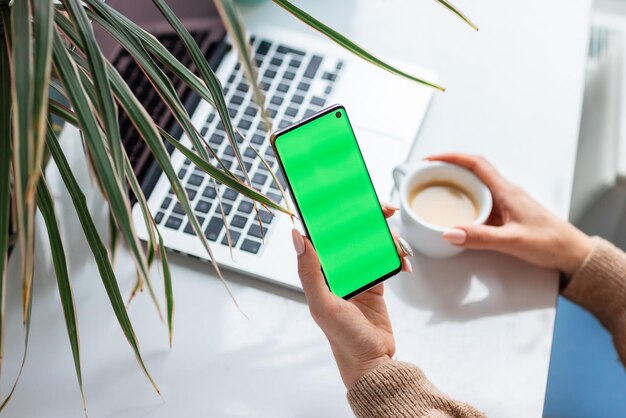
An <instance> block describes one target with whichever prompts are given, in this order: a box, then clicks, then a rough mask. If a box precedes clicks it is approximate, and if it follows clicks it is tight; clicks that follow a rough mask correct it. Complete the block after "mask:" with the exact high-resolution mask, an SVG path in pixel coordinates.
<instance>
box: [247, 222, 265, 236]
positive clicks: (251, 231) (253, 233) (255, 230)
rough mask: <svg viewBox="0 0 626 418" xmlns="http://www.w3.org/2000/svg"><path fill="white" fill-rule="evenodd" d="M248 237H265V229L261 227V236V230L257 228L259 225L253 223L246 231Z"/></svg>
mask: <svg viewBox="0 0 626 418" xmlns="http://www.w3.org/2000/svg"><path fill="white" fill-rule="evenodd" d="M248 235H251V236H253V237H257V238H263V237H265V236H266V235H267V228H266V227H263V235H261V228H260V227H259V224H258V223H253V224H252V225H250V228H249V229H248Z"/></svg>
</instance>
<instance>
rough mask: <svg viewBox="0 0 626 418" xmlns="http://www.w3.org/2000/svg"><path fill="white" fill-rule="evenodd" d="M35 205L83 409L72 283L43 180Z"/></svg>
mask: <svg viewBox="0 0 626 418" xmlns="http://www.w3.org/2000/svg"><path fill="white" fill-rule="evenodd" d="M37 206H38V207H39V211H40V212H41V215H42V217H43V220H44V222H45V224H46V229H47V230H48V239H49V241H50V251H51V252H52V262H53V264H54V271H55V275H56V279H57V287H58V288H59V296H60V297H61V306H62V307H63V316H64V317H65V326H66V327H67V335H68V337H69V340H70V347H71V348H72V356H73V358H74V368H75V369H76V378H77V379H78V386H79V388H80V395H81V397H82V399H83V409H84V410H86V402H85V393H84V391H83V376H82V372H81V367H80V344H79V340H78V322H77V319H76V306H75V304H74V294H73V292H72V285H71V284H70V278H69V273H68V270H67V258H66V256H65V250H64V249H63V241H62V240H61V234H60V233H59V227H58V223H57V217H56V214H55V213H54V202H53V201H52V196H51V195H50V191H49V190H48V186H47V185H46V182H45V180H43V179H42V180H41V181H40V182H39V184H38V185H37Z"/></svg>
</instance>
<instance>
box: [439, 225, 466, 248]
mask: <svg viewBox="0 0 626 418" xmlns="http://www.w3.org/2000/svg"><path fill="white" fill-rule="evenodd" d="M443 239H445V240H446V241H448V242H449V243H450V244H455V245H461V244H464V243H465V240H466V239H467V232H465V231H463V230H462V229H459V228H452V229H449V230H447V231H446V232H444V233H443Z"/></svg>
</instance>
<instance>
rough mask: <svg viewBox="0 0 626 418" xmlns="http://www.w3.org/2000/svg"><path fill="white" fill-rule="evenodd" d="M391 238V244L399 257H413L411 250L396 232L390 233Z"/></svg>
mask: <svg viewBox="0 0 626 418" xmlns="http://www.w3.org/2000/svg"><path fill="white" fill-rule="evenodd" d="M391 236H392V237H393V243H394V244H395V246H396V251H397V252H398V255H399V256H400V257H413V249H412V248H411V246H410V245H409V243H408V242H406V240H405V239H404V238H402V237H401V236H400V234H398V232H396V231H391Z"/></svg>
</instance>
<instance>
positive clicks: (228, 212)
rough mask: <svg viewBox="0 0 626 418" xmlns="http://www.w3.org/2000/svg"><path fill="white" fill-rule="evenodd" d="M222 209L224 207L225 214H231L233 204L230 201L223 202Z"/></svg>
mask: <svg viewBox="0 0 626 418" xmlns="http://www.w3.org/2000/svg"><path fill="white" fill-rule="evenodd" d="M222 209H224V215H229V214H230V211H231V210H232V209H233V205H231V204H230V203H222Z"/></svg>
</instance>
